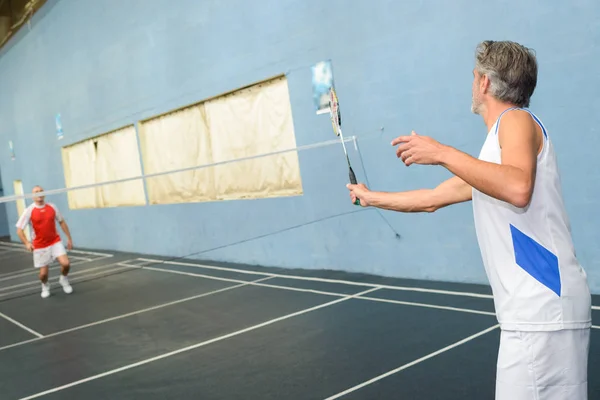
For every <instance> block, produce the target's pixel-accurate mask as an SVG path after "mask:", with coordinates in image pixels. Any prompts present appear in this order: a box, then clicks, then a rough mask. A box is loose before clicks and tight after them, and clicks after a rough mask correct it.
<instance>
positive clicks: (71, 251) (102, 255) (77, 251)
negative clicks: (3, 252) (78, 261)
mask: <svg viewBox="0 0 600 400" xmlns="http://www.w3.org/2000/svg"><path fill="white" fill-rule="evenodd" d="M0 246H6V247H22V246H23V245H22V244H19V243H12V242H0ZM69 253H75V254H88V255H91V256H99V257H104V258H107V257H114V256H115V255H114V254H109V253H98V252H94V251H84V250H69Z"/></svg>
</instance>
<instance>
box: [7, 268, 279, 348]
mask: <svg viewBox="0 0 600 400" xmlns="http://www.w3.org/2000/svg"><path fill="white" fill-rule="evenodd" d="M267 279H271V277H266V278H260V279H257V280H256V281H252V282H261V281H265V280H267ZM252 282H246V281H244V283H242V284H239V285H233V286H227V287H224V288H221V289H217V290H213V291H210V292H206V293H200V294H197V295H194V296H190V297H186V298H185V299H179V300H173V301H170V302H168V303H163V304H157V305H155V306H152V307H147V308H143V309H141V310H136V311H132V312H129V313H126V314H121V315H117V316H114V317H109V318H105V319H102V320H99V321H94V322H90V323H89V324H85V325H79V326H75V327H73V328H69V329H65V330H62V331H58V332H54V333H50V334H47V335H45V336H43V337H40V338H39V339H28V340H23V341H22V342H17V343H13V344H9V345H6V346H3V347H0V351H2V350H6V349H10V348H12V347H18V346H21V345H24V344H27V343H32V342H37V341H38V340H40V339H47V338H51V337H54V336H59V335H64V334H65V333H70V332H75V331H79V330H81V329H85V328H89V327H92V326H96V325H101V324H105V323H107V322H111V321H116V320H119V319H123V318H127V317H131V316H133V315H138V314H143V313H146V312H149V311H154V310H159V309H161V308H164V307H169V306H172V305H175V304H179V303H184V302H186V301H191V300H196V299H199V298H202V297H207V296H211V295H213V294H217V293H221V292H226V291H228V290H233V289H237V288H240V287H242V286H246V285H249V284H251V283H252Z"/></svg>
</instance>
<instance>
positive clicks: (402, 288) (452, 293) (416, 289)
mask: <svg viewBox="0 0 600 400" xmlns="http://www.w3.org/2000/svg"><path fill="white" fill-rule="evenodd" d="M136 260H139V261H143V262H145V263H151V264H155V263H160V264H170V265H180V266H184V267H194V268H204V269H213V270H217V271H228V272H238V273H242V274H249V275H267V276H272V277H275V278H283V279H294V280H303V281H314V282H325V283H339V284H342V285H352V286H364V287H381V288H382V289H390V290H399V291H409V292H422V293H434V294H444V295H450V296H464V297H475V298H482V299H493V298H494V296H492V295H491V294H483V293H472V292H459V291H454V290H442V289H428V288H419V287H412V286H394V285H380V284H376V283H369V282H354V281H346V280H339V279H328V278H317V277H309V276H297V275H287V274H277V273H271V272H260V271H254V270H246V269H238V268H228V267H217V266H214V265H206V264H196V263H188V262H180V261H168V260H158V259H152V258H137V259H136ZM138 265H140V266H143V265H144V264H138ZM592 309H593V310H600V306H592Z"/></svg>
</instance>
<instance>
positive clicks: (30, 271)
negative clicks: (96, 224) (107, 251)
mask: <svg viewBox="0 0 600 400" xmlns="http://www.w3.org/2000/svg"><path fill="white" fill-rule="evenodd" d="M96 260H102V258H97V259H96ZM96 260H89V259H87V260H86V261H75V262H72V263H71V264H70V265H71V267H73V266H75V265H82V264H86V263H90V262H92V261H96ZM31 264H32V265H31V267H30V268H24V269H18V270H16V271H13V272H8V273H6V274H0V282H3V281H10V280H13V279H17V278H22V277H24V276H28V275H37V269H36V268H35V267H34V266H33V262H32V263H31ZM131 266H133V265H131ZM60 268H61V267H60V265H55V266H53V267H50V268H48V271H55V270H57V269H60ZM84 271H85V270H84Z"/></svg>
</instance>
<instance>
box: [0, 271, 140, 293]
mask: <svg viewBox="0 0 600 400" xmlns="http://www.w3.org/2000/svg"><path fill="white" fill-rule="evenodd" d="M114 266H117V267H122V268H115V269H112V270H111V272H118V271H124V270H126V269H135V268H136V267H133V266H131V265H127V264H121V263H113V264H107V265H102V266H99V267H96V268H88V269H85V270H83V271H79V272H77V273H70V274H69V277H71V276H72V275H78V276H77V277H76V278H72V279H69V281H70V282H71V283H75V282H80V281H82V280H84V279H87V278H92V277H96V276H102V275H103V274H105V272H106V271H102V272H99V273H96V274H85V272H88V271H95V270H98V269H104V270H108V267H114ZM137 269H140V268H137ZM58 280H59V277H54V278H49V279H48V281H49V282H50V283H56V282H58ZM36 283H38V284H39V281H35V282H29V284H27V285H24V284H21V285H15V286H12V287H17V286H25V287H23V288H21V289H18V290H13V291H10V292H7V293H1V294H0V297H6V296H11V295H14V294H18V293H22V292H26V291H28V290H31V289H32V287H33V286H34V285H35V284H36ZM0 290H2V289H0Z"/></svg>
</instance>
